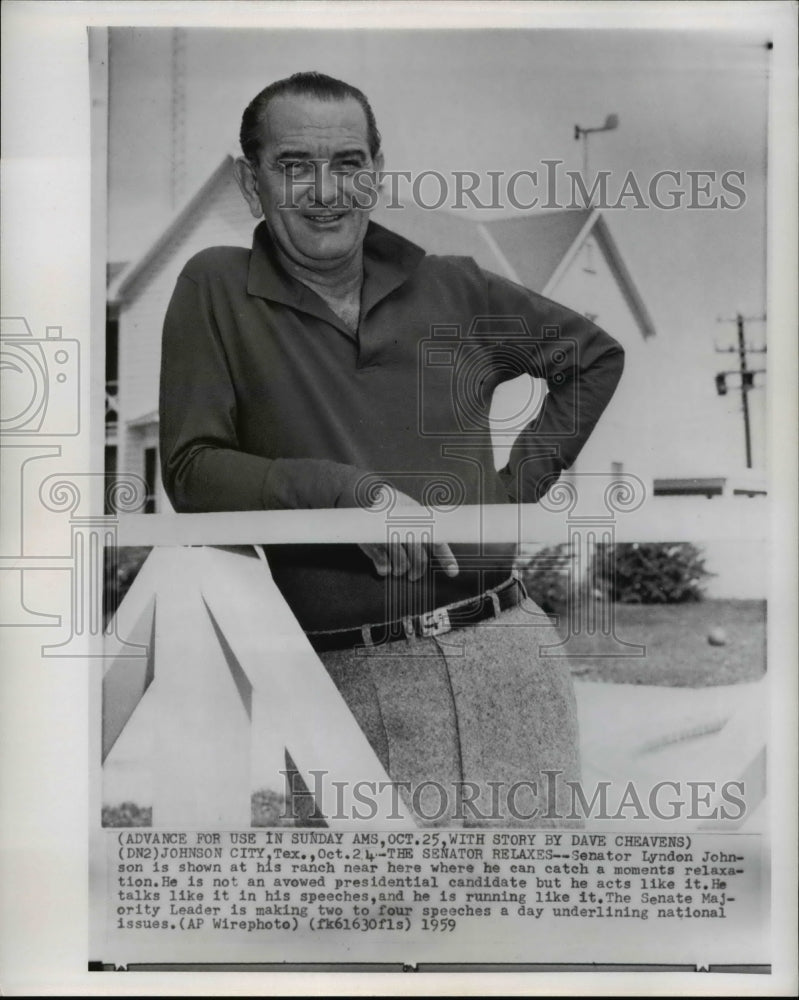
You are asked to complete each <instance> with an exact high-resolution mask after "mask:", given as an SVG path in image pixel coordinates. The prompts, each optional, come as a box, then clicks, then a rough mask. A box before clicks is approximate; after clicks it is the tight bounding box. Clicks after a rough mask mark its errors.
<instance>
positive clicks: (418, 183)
mask: <svg viewBox="0 0 799 1000" xmlns="http://www.w3.org/2000/svg"><path fill="white" fill-rule="evenodd" d="M282 166H283V170H284V195H283V202H282V204H281V205H280V208H283V209H289V208H298V207H299V206H300V204H301V203H302V202H303V200H307V199H308V191H309V189H311V188H313V189H314V195H313V200H314V201H316V202H318V203H320V204H324V205H325V206H326V208H328V209H331V210H345V209H349V208H351V207H353V206H356V207H357V208H359V209H361V210H363V211H371V210H372V209H374V208H376V207H377V205H378V203H379V202H380V200H381V198H384V199H385V203H384V207H385V208H387V209H391V210H402V209H404V208H405V207H406V206H409V205H414V206H416V207H418V208H422V209H426V210H428V211H435V210H437V209H447V210H449V211H464V210H470V211H473V210H475V209H480V210H491V211H497V210H506V211H510V210H515V211H531V210H533V209H543V210H554V209H572V210H574V209H586V208H597V209H602V210H603V211H607V210H612V209H631V208H632V209H638V210H641V209H650V210H651V209H654V210H659V211H667V212H668V211H673V210H675V209H681V208H686V209H696V210H707V209H721V210H733V211H734V210H736V209H740V208H743V207H744V205H745V204H746V201H747V194H746V174H745V171H743V170H724V171H719V170H699V169H696V170H683V169H675V168H672V167H668V168H664V169H662V170H657V171H655V172H654V173H652V174H647V175H641V174H639V173H636V172H635V171H633V170H628V171H626V172H624V173H619V172H614V171H612V170H598V171H596V173H594V174H592V175H591V176H590V177H587V176H585V175H584V173H583V172H582V171H580V170H569V169H566V168H565V163H564V161H563V160H561V159H542V160H541V161H540V163H539V164H538V165H537V166H536V167H535V168H534V169H530V168H524V169H521V170H514V171H507V170H487V171H485V172H483V173H478V172H477V171H474V170H452V171H449V172H446V173H445V172H442V171H440V170H433V169H428V170H420V171H411V170H379V171H377V170H370V169H368V168H364V167H363V166H361V165H360V164H358V165H353V166H352V167H346V166H342V165H340V164H336V163H331V162H330V161H328V160H320V159H314V158H308V159H302V160H299V161H296V162H291V163H287V164H282Z"/></svg>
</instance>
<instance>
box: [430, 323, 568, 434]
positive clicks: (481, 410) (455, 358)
mask: <svg viewBox="0 0 799 1000" xmlns="http://www.w3.org/2000/svg"><path fill="white" fill-rule="evenodd" d="M578 352H579V344H578V343H577V341H576V340H573V339H571V338H568V337H563V336H562V334H561V330H560V328H559V327H557V326H545V327H543V328H542V329H541V331H540V334H539V335H535V336H534V335H533V333H532V332H531V331H530V328H529V326H528V324H527V322H526V320H525V318H524V317H523V316H476V317H474V319H473V320H472V321H471V323H470V324H469V327H468V329H467V330H463V328H462V327H461V325H460V324H457V323H455V324H436V325H433V326H432V327H431V329H430V336H429V337H428V338H426V339H425V340H422V341H420V343H419V356H418V379H419V394H418V427H419V433H420V435H421V436H423V437H439V438H447V439H453V440H456V441H457V442H459V443H462V442H463V441H464V439H472V440H474V439H479V440H480V441H485V440H486V438H487V437H488V435H489V434H491V435H493V436H495V437H496V436H497V435H498V434H499V435H500V436H501V435H503V434H505V435H507V434H510V435H513V436H515V435H517V434H518V433H519V432H520V431H521V429H522V426H523V425H525V424H527V423H529V420H530V419H531V418H532V417H534V415H535V413H536V412H537V411H538V410H539V409H540V407H541V405H542V403H543V400H544V393H543V389H541V390H540V391H537V390H535V389H534V390H532V391H531V392H528V393H525V394H523V395H522V396H521V397H520V400H519V403H518V405H516V406H514V407H512V408H511V410H510V411H509V412H507V413H505V414H503V416H502V418H501V419H500V420H497V418H496V416H495V415H492V409H491V406H492V401H493V398H494V392H495V390H496V389H497V387H498V386H499V385H501V384H502V383H503V382H507V381H509V380H511V379H514V378H517V377H518V376H522V375H527V376H530V377H531V378H532V379H539V380H542V379H546V380H547V382H548V383H549V384H551V385H553V386H557V387H558V389H559V391H561V392H563V393H565V394H566V396H567V397H568V398H564V405H563V407H562V412H563V413H564V414H570V418H569V419H568V420H567V422H566V423H565V424H564V425H563V426H561V427H560V428H559V430H558V432H557V433H558V436H560V437H563V438H570V437H573V436H575V435H576V433H577V418H578V415H579V408H578V405H577V404H578V399H577V392H578V389H577V380H576V379H573V378H571V377H570V371H571V370H573V369H574V367H575V366H576V364H577V358H578ZM442 398H444V399H448V400H449V401H450V403H451V406H449V407H442V406H441V405H440V400H441V399H442Z"/></svg>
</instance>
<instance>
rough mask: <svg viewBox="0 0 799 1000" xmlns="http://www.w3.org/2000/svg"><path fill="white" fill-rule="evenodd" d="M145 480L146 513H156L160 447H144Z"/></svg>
mask: <svg viewBox="0 0 799 1000" xmlns="http://www.w3.org/2000/svg"><path fill="white" fill-rule="evenodd" d="M144 481H145V483H146V484H147V496H146V498H145V501H144V513H145V514H154V513H155V504H156V492H157V489H158V486H157V483H158V449H157V448H145V449H144Z"/></svg>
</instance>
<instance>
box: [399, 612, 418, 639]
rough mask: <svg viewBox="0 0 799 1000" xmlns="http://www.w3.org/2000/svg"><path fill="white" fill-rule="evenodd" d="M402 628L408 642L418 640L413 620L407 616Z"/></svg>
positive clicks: (403, 620)
mask: <svg viewBox="0 0 799 1000" xmlns="http://www.w3.org/2000/svg"><path fill="white" fill-rule="evenodd" d="M402 628H403V631H404V632H405V638H406V639H407V640H408V642H411V640H413V639H415V638H416V630H415V629H414V627H413V618H411V617H410V616H408V615H406V616H405V618H403V619H402Z"/></svg>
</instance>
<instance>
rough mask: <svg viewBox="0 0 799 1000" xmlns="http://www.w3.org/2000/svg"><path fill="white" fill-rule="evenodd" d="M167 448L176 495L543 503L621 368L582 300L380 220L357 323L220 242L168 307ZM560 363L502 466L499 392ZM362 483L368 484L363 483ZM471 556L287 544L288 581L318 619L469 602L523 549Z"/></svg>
mask: <svg viewBox="0 0 799 1000" xmlns="http://www.w3.org/2000/svg"><path fill="white" fill-rule="evenodd" d="M161 365H162V366H161V402H160V411H161V420H160V427H161V462H162V473H163V480H164V486H165V488H166V491H167V494H168V495H169V497H170V499H171V501H172V503H173V505H174V507H175V509H176V510H178V511H222V510H230V511H233V510H260V509H281V508H282V509H285V508H322V507H337V506H353V505H356V504H357V503H358V500H359V498H360V497H361V496H362V495H365V494H364V493H363V492H362V491H366V493H368V487H369V485H370V484H374V483H375V482H376V481H377V479H382V480H385V481H387V482H388V483H390V484H392V485H394V486H396V488H397V489H400V490H402V491H403V492H405V493H407V494H409V495H410V496H412V497H414V498H415V499H416V500H418V501H419V502H421V503H432V504H433V505H436V504H438V505H443V506H446V505H447V504H452V503H474V504H477V503H505V502H509V501H516V500H522V501H535V500H537V499H538V498H539V496H540V495H541V494H542V493H543V492H544V491H545V490H546V489H547V488H548V487H549V485H551V483H552V481H553V479H554V478H556V477H557V475H558V474H559V473H560V472H561V471H562V470H563V469H564V468H567V467H568V466H569V465H570V464H571V463H572V462H573V461H574V459H575V458H576V456H577V454H578V452H579V451H580V448H581V447H582V445H583V444H584V442H585V441H586V439H587V438H588V435H589V434H590V432H591V430H592V428H593V426H594V424H595V423H596V421H597V419H598V418H599V416H600V414H601V413H602V411H603V409H604V408H605V406H606V405H607V403H608V401H609V400H610V398H611V396H612V394H613V391H614V389H615V387H616V384H617V382H618V380H619V378H620V376H621V372H622V367H623V351H622V348H621V347H620V345H619V344H618V343H617V342H616V341H615V340H613V339H612V338H611V337H610V336H608V334H606V333H604V332H603V331H602V330H600V329H599V328H598V327H596V326H595V325H594V324H592V323H590V322H589V321H588V320H586V319H585V318H584V317H583V316H580V315H578V314H577V313H574V312H572V311H571V310H568V309H565V308H564V307H562V306H560V305H557V304H556V303H554V302H551V301H549V300H548V299H545V298H543V297H542V296H540V295H537V294H535V293H534V292H531V291H529V290H527V289H525V288H522V287H521V286H519V285H516V284H514V283H512V282H509V281H507V280H505V279H503V278H500V277H498V276H496V275H493V274H490V273H488V272H485V271H483V270H481V269H480V268H479V267H478V266H477V265H476V264H475V262H474V261H473V260H471V259H470V258H462V257H435V256H429V255H425V253H424V251H423V250H422V249H420V248H419V247H417V246H416V245H414V244H413V243H411V242H409V241H408V240H405V239H403V238H402V237H400V236H397V235H396V234H394V233H390V232H389V231H388V230H386V229H384V228H382V227H381V226H378V225H376V224H374V223H370V225H369V228H368V231H367V235H366V239H365V241H364V281H363V290H362V295H361V317H360V322H359V326H358V329H357V331H354V330H352V329H350V328H348V327H347V326H346V324H344V323H343V322H342V320H340V319H339V318H338V316H336V314H335V313H334V312H332V310H331V309H330V308H329V307H328V305H327V304H326V303H325V302H324V300H323V299H321V298H320V297H319V296H318V295H317V294H316V293H315V292H314V291H312V290H311V289H310V288H308V287H307V286H305V285H303V284H302V283H301V282H299V281H297V280H295V279H294V278H293V277H291V276H290V275H288V274H287V273H286V272H285V271H284V270H283V269H282V267H281V266H280V264H279V262H278V260H277V258H276V256H275V252H274V248H273V246H272V244H271V240H270V237H269V232H268V229H267V228H266V224H265V223H261V224H260V225H259V226H258V227H257V229H256V230H255V236H254V241H253V248H252V251H251V252H250V251H247V250H246V249H243V248H238V247H213V248H211V249H209V250H204V251H202V252H201V253H199V254H197V255H196V256H195V257H193V258H192V259H191V260H190V261H189V262H188V264H187V265H186V266H185V268H184V269H183V272H182V273H181V275H180V277H179V278H178V281H177V285H176V288H175V291H174V294H173V296H172V300H171V302H170V305H169V309H168V311H167V315H166V320H165V323H164V336H163V350H162V363H161ZM525 372H526V373H528V374H530V375H532V376H534V377H536V378H543V379H546V382H547V388H548V393H547V396H546V399H545V403H544V406H543V409H542V410H541V411H540V413H539V415H538V416H537V417H536V419H535V420H534V421H533V423H532V424H531V425H530V426H528V427H527V428H526V429H525V430H524V431H523V432H522V433H521V434H520V435H519V437H518V439H517V441H516V443H515V445H514V447H513V450H512V453H511V458H510V461H509V463H508V466H507V467H506V468H505V469H504V470H502V471H501V472H499V473H498V472H496V471H495V469H494V460H493V451H492V447H491V438H490V432H489V425H488V412H489V408H490V404H491V396H492V393H493V391H494V389H495V388H496V386H497V385H498V384H499V383H500V382H502V381H505V380H507V379H510V378H514V377H515V376H517V375H519V374H522V373H525ZM359 483H360V486H359ZM452 548H453V552H454V553H455V555H456V556H457V557H458V559H459V563H460V565H461V572H460V573H459V575H458V576H457V577H455V578H453V579H450V578H448V577H446V576H445V575H444V574H443V573H442V572H441V571H440V569H437V568H436V567H435V566H432V567H431V568H430V570H429V571H428V574H427V576H426V577H423V578H422V580H420V581H418V582H417V583H414V584H412V583H410V582H409V581H408V580H407V579H406V578H399V579H389V580H386V579H384V578H382V577H380V576H378V574H377V573H376V571H375V570H374V569H373V567H372V564H371V561H370V560H369V559H368V558H367V557H366V556H365V555H364V554H363V553H362V552H361V551H360V549H358V547H357V546H347V545H342V546H317V545H307V546H277V547H270V549H269V550H268V556H269V560H270V565H271V567H272V571H273V573H274V577H275V581H276V583H277V584H278V586H279V587H280V589H281V591H282V592H283V594H284V596H285V597H286V599H287V601H288V603H289V605H290V606H291V607H292V609H293V611H294V613H295V615H296V616H297V618H298V619H299V621H300V623H301V624H302V625H303V627H304V628H306V629H323V628H344V627H350V626H353V625H361V624H364V623H367V622H368V623H372V622H380V621H383V620H385V619H386V618H387V617H389V618H393V617H396V616H398V615H400V614H405V613H418V612H420V611H424V610H428V609H429V608H431V607H436V606H440V605H442V604H447V603H451V602H453V601H457V600H462V599H464V598H465V597H469V596H472V595H475V594H477V593H481V592H482V591H483V590H485V589H486V588H487V587H489V586H492V585H494V584H496V583H497V582H499V581H501V580H502V579H504V578H506V577H507V575H508V572H509V569H510V566H511V563H512V558H513V551H512V549H510V548H509V547H500V548H497V547H493V548H492V549H491V550H490V551H482V552H481V551H480V549H479V547H478V546H455V545H453V546H452Z"/></svg>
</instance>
